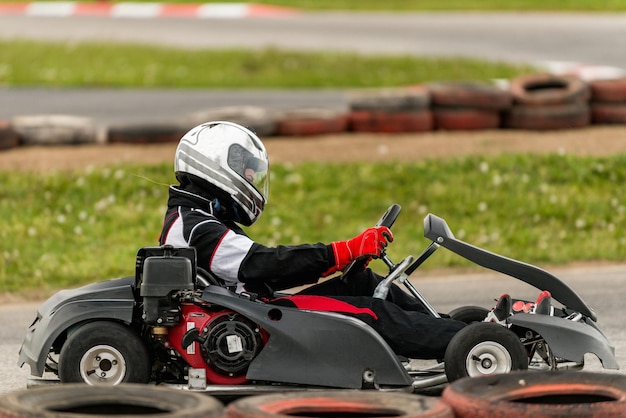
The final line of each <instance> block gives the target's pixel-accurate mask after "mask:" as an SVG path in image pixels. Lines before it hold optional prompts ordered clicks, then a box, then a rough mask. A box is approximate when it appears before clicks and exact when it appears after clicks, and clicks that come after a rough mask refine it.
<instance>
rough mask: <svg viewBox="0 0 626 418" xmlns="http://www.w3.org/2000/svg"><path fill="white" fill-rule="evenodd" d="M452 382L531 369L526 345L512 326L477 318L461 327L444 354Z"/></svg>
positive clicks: (447, 374)
mask: <svg viewBox="0 0 626 418" xmlns="http://www.w3.org/2000/svg"><path fill="white" fill-rule="evenodd" d="M444 363H445V371H446V376H447V377H448V381H449V382H454V381H455V380H458V379H461V378H463V377H468V376H469V377H478V376H485V375H491V374H503V373H509V372H512V371H515V370H526V369H528V355H527V354H526V350H525V349H524V346H523V345H522V343H521V342H520V341H519V338H518V337H517V335H515V334H514V333H513V332H512V331H510V330H509V329H507V328H505V327H503V326H502V325H499V324H495V323H492V322H476V323H473V324H469V325H468V326H466V327H465V328H463V329H462V330H461V331H459V332H458V333H457V334H456V335H455V336H454V337H453V338H452V340H451V341H450V344H449V345H448V348H447V349H446V354H445V357H444Z"/></svg>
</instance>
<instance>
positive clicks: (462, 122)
mask: <svg viewBox="0 0 626 418" xmlns="http://www.w3.org/2000/svg"><path fill="white" fill-rule="evenodd" d="M433 118H434V121H435V129H438V130H442V131H477V130H489V129H498V128H499V127H500V113H499V112H497V111H494V110H483V109H471V108H461V107H454V108H453V107H436V108H433Z"/></svg>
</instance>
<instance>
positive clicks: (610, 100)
mask: <svg viewBox="0 0 626 418" xmlns="http://www.w3.org/2000/svg"><path fill="white" fill-rule="evenodd" d="M589 86H590V88H591V102H590V104H591V120H592V122H593V123H595V124H626V79H624V78H622V79H614V80H597V81H592V82H590V83H589Z"/></svg>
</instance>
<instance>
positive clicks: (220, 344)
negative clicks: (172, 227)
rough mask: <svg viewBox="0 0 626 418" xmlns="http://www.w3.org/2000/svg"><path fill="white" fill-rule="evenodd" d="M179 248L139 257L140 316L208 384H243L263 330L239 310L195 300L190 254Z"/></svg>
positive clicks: (262, 336) (261, 342)
mask: <svg viewBox="0 0 626 418" xmlns="http://www.w3.org/2000/svg"><path fill="white" fill-rule="evenodd" d="M184 251H185V249H174V248H169V247H164V248H157V249H152V253H154V254H152V253H151V255H150V256H149V257H146V258H145V260H140V261H141V263H142V264H143V266H142V267H143V268H142V269H141V270H142V274H141V280H139V281H138V284H139V291H140V296H141V297H142V301H143V312H142V318H143V321H144V323H145V324H146V325H148V326H150V327H151V330H152V331H151V332H152V334H153V336H154V337H155V338H156V340H158V341H162V342H163V343H165V347H166V348H172V349H174V350H175V351H176V352H177V353H178V354H179V355H180V356H181V357H182V358H183V359H184V360H185V362H186V363H187V364H189V366H190V367H192V368H195V369H205V370H206V376H207V382H208V383H213V384H229V385H232V384H241V383H245V382H246V381H247V379H246V376H245V375H246V371H247V370H248V366H249V365H250V363H251V362H252V360H253V359H254V357H255V356H256V355H257V354H258V353H259V351H260V350H261V348H262V347H263V344H264V343H265V341H267V333H266V332H265V331H264V330H262V329H261V328H260V327H259V326H258V325H256V324H255V323H253V322H252V321H250V320H249V319H247V318H246V317H244V316H243V315H241V314H238V313H236V312H233V311H231V310H225V309H222V310H215V307H214V306H209V305H203V304H196V303H194V302H193V300H194V297H193V293H194V288H195V286H194V280H193V277H194V274H193V264H192V262H191V259H192V258H193V257H191V256H190V254H185V253H184ZM181 252H183V253H182V254H179V253H181ZM181 255H182V256H181ZM193 255H194V256H195V254H193Z"/></svg>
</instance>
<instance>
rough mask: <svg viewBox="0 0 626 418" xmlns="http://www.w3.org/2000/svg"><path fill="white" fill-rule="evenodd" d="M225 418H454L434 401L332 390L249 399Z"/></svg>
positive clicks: (233, 405) (230, 408)
mask: <svg viewBox="0 0 626 418" xmlns="http://www.w3.org/2000/svg"><path fill="white" fill-rule="evenodd" d="M224 416H225V417H226V418H272V417H276V418H278V417H285V418H286V417H291V416H299V417H304V416H307V417H352V416H354V417H361V416H363V417H365V416H367V417H398V418H417V417H423V418H426V417H428V418H453V417H454V414H453V412H452V408H450V406H449V405H447V404H446V403H444V402H442V401H441V400H440V399H438V398H435V397H428V396H424V395H413V394H409V393H398V392H385V393H383V392H374V391H342V390H333V391H319V392H297V393H279V394H271V395H258V396H250V397H247V398H242V399H239V400H236V401H234V402H232V403H230V404H229V405H228V406H227V407H226V413H225V414H224Z"/></svg>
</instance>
